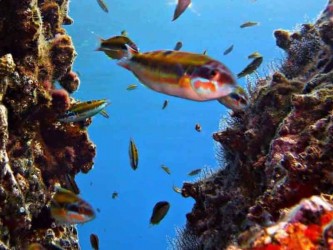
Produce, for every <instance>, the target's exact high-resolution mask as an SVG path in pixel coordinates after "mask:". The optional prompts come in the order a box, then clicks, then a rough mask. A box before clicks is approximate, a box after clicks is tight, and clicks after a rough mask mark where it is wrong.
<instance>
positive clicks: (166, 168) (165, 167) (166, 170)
mask: <svg viewBox="0 0 333 250" xmlns="http://www.w3.org/2000/svg"><path fill="white" fill-rule="evenodd" d="M161 168H162V169H163V170H164V172H166V173H167V174H171V171H170V169H169V168H168V167H167V166H165V165H162V166H161Z"/></svg>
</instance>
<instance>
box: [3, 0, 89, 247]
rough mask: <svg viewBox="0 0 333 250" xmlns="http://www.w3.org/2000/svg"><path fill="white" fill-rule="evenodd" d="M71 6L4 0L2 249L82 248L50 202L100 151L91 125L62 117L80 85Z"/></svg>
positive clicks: (75, 234) (73, 228) (63, 2)
mask: <svg viewBox="0 0 333 250" xmlns="http://www.w3.org/2000/svg"><path fill="white" fill-rule="evenodd" d="M67 9H68V1H66V0H63V1H58V0H57V1H37V0H30V1H10V0H8V1H7V0H6V1H0V83H1V99H0V101H1V104H0V131H1V133H0V141H1V148H0V155H1V157H0V162H1V172H0V248H1V249H26V248H27V247H28V245H29V244H31V243H41V244H42V245H43V246H44V247H46V248H52V247H57V246H58V247H63V248H64V249H79V243H78V238H77V231H76V226H71V225H68V226H59V225H57V224H55V222H54V220H53V219H52V218H51V216H50V212H49V208H48V206H49V201H50V199H51V197H52V194H53V192H54V186H55V184H56V183H58V184H60V185H61V186H63V187H67V188H69V189H73V186H75V180H74V176H75V175H76V174H77V173H78V172H83V173H87V172H88V171H89V170H90V169H91V168H92V165H93V158H94V156H95V145H94V144H93V143H92V142H91V141H90V140H89V137H88V134H87V132H86V130H85V128H84V127H85V126H87V125H89V124H83V123H81V124H80V123H78V124H63V123H60V122H58V121H57V117H58V116H59V115H60V114H62V113H64V112H65V111H66V110H67V109H68V108H69V106H70V104H71V102H72V100H71V98H70V97H69V94H68V93H72V92H74V91H75V90H76V89H77V88H78V86H79V78H78V76H77V75H76V73H74V72H73V71H72V63H73V61H74V58H75V56H76V52H75V49H74V47H73V44H72V41H71V38H70V37H69V36H68V35H67V34H66V32H65V30H64V28H63V25H68V24H71V23H72V19H71V18H70V17H69V16H68V15H67ZM55 81H58V82H59V83H60V85H61V86H62V88H61V89H56V88H55V86H54V85H55ZM66 180H67V181H66Z"/></svg>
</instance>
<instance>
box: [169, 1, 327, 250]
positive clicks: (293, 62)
mask: <svg viewBox="0 0 333 250" xmlns="http://www.w3.org/2000/svg"><path fill="white" fill-rule="evenodd" d="M332 6H333V1H329V3H328V5H327V7H326V8H325V10H324V11H323V12H322V14H321V15H320V17H319V18H318V20H317V21H316V22H315V23H314V24H304V25H302V26H301V28H300V30H299V31H297V32H288V31H285V30H277V31H275V32H274V35H275V37H276V44H277V46H279V47H280V48H282V49H283V50H284V51H285V52H286V54H287V56H286V59H285V60H284V62H282V65H281V66H280V67H279V70H277V71H276V72H275V73H273V74H272V75H270V76H267V77H264V78H258V79H257V80H256V82H255V83H254V84H252V86H250V88H249V92H250V96H251V104H250V106H249V108H248V109H247V110H246V111H245V112H237V113H234V114H233V115H232V117H231V119H230V120H229V121H228V126H227V127H226V129H225V130H223V131H219V132H217V133H215V134H214V135H213V138H214V140H216V141H217V142H219V143H220V144H221V149H220V150H221V152H222V153H221V154H223V156H224V160H225V162H226V164H227V166H226V168H225V169H224V170H221V171H219V172H218V173H216V174H214V175H212V176H211V177H208V178H206V179H203V180H201V181H199V182H196V183H193V184H192V183H185V184H184V186H183V189H182V195H183V196H184V197H189V196H190V197H192V198H194V199H195V201H196V203H195V205H194V207H193V210H192V212H191V213H188V214H187V226H186V228H185V230H184V231H183V232H180V234H179V237H178V239H177V240H176V241H175V242H174V246H175V247H176V248H180V249H195V248H197V249H202V248H203V249H225V248H228V249H239V248H246V249H284V248H283V247H287V248H293V247H295V246H297V245H298V246H302V247H305V248H304V249H308V247H319V248H325V249H328V248H329V247H330V246H331V245H330V244H331V241H332V232H331V230H332V227H331V224H330V221H331V217H332V215H331V213H332V201H331V197H330V196H325V195H326V194H331V192H332V188H333V186H332V184H333V183H332V173H331V172H332V161H333V154H332V147H333V141H332V139H333V130H332V128H333V123H332V118H333V117H332V110H333V99H332V98H333V87H332V86H333V85H332V79H333V78H332V75H333V74H332V69H333V62H332V53H333V51H332V45H333V36H332V35H333V33H332V28H333V18H332V17H333V12H332V10H333V9H332ZM313 195H321V197H319V196H318V197H316V196H313ZM311 196H313V197H312V198H311V199H309V200H302V199H305V198H310V197H311ZM297 204H299V205H298V206H297V207H294V208H293V209H291V210H287V209H290V208H291V207H293V206H296V205H297ZM323 204H324V205H323ZM300 211H301V212H300ZM296 214H298V216H296ZM299 214H301V215H299ZM311 214H312V216H311ZM323 218H325V219H323ZM274 225H275V227H274ZM268 226H270V227H269V229H266V230H264V229H265V228H266V227H268ZM302 249H303V248H302Z"/></svg>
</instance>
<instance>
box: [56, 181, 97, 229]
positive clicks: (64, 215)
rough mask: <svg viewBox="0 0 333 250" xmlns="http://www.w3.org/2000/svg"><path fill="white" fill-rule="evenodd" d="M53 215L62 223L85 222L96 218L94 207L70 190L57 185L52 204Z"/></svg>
mask: <svg viewBox="0 0 333 250" xmlns="http://www.w3.org/2000/svg"><path fill="white" fill-rule="evenodd" d="M50 211H51V216H52V217H53V218H54V219H55V220H56V221H57V222H59V223H62V224H77V223H85V222H87V221H90V220H92V219H94V218H95V212H94V210H93V208H92V207H91V206H90V204H88V203H87V202H86V201H84V200H82V199H81V198H80V197H78V196H77V195H76V194H74V193H73V192H71V191H70V190H67V189H64V188H61V187H57V188H56V193H55V194H54V196H53V198H52V200H51V205H50Z"/></svg>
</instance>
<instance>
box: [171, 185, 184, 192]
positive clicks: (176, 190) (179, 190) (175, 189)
mask: <svg viewBox="0 0 333 250" xmlns="http://www.w3.org/2000/svg"><path fill="white" fill-rule="evenodd" d="M172 189H173V191H175V192H176V193H178V194H181V193H182V190H181V189H180V188H179V187H176V186H175V185H173V186H172Z"/></svg>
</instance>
